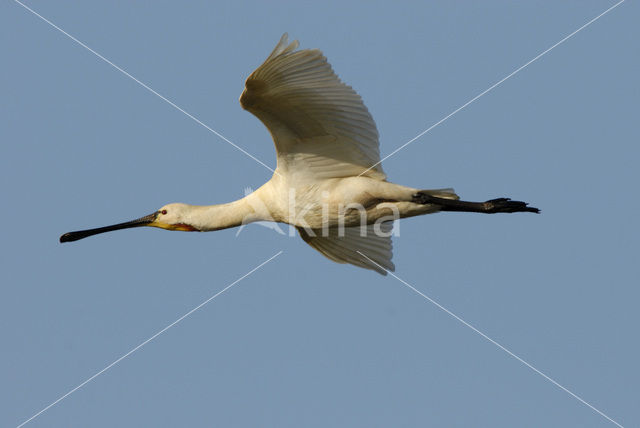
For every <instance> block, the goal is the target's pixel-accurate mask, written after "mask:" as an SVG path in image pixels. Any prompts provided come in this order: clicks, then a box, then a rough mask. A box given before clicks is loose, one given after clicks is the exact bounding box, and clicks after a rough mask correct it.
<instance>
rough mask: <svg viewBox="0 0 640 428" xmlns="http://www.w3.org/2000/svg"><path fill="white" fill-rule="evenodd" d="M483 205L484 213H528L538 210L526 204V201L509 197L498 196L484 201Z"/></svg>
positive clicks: (537, 211)
mask: <svg viewBox="0 0 640 428" xmlns="http://www.w3.org/2000/svg"><path fill="white" fill-rule="evenodd" d="M483 205H485V207H486V211H485V212H486V213H488V214H494V213H519V212H530V213H536V214H537V213H539V212H540V210H539V209H538V208H534V207H529V206H527V203H526V202H521V201H512V200H511V199H509V198H498V199H491V200H489V201H487V202H485V203H484V204H483Z"/></svg>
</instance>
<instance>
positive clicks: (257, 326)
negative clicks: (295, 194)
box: [0, 1, 640, 427]
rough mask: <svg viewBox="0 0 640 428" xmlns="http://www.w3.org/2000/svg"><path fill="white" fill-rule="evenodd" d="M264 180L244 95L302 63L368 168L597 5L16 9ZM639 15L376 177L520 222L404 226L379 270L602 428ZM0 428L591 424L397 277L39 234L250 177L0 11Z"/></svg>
mask: <svg viewBox="0 0 640 428" xmlns="http://www.w3.org/2000/svg"><path fill="white" fill-rule="evenodd" d="M25 4H27V5H28V6H29V7H32V8H33V9H34V10H35V11H37V12H38V13H40V14H42V16H44V17H46V18H47V19H49V20H51V21H52V22H53V23H55V24H56V25H58V26H59V27H61V28H62V29H64V30H65V31H67V32H69V33H70V34H71V35H73V36H75V37H77V38H78V39H79V40H80V41H82V42H84V43H86V44H87V45H88V46H90V47H91V48H93V49H94V50H96V51H97V52H99V53H100V54H102V55H104V56H105V57H106V58H108V59H110V60H111V61H113V62H114V63H115V64H117V65H118V66H120V67H122V68H123V69H124V70H126V71H127V72H128V73H130V74H131V75H133V76H135V77H136V78H138V79H140V80H141V81H142V82H144V83H146V84H147V85H149V86H150V87H151V88H153V89H154V90H156V91H158V92H159V93H161V94H162V95H163V96H165V97H167V98H168V99H170V100H172V101H173V102H174V103H176V104H177V105H178V106H180V107H181V108H183V109H184V110H186V111H187V112H189V113H190V114H192V115H193V116H195V117H197V118H198V119H199V120H201V121H202V122H204V123H205V124H207V125H208V126H210V127H211V128H213V129H215V130H216V131H218V132H220V133H221V134H223V135H224V136H226V137H227V138H229V139H230V140H232V141H233V142H234V143H236V144H238V145H239V146H241V147H243V148H244V149H245V150H247V151H248V152H250V153H251V154H253V155H254V156H255V157H257V158H259V159H261V160H262V161H264V162H265V163H267V164H268V165H271V166H275V154H274V150H273V146H272V143H271V141H270V137H269V134H268V132H267V131H266V130H265V129H264V127H263V126H262V124H261V123H260V122H259V121H258V120H257V119H256V118H254V117H253V116H252V115H251V114H249V113H248V112H245V111H243V110H242V109H241V107H240V106H239V104H238V102H237V99H238V96H239V95H240V93H241V91H242V88H243V83H244V79H245V78H246V77H247V76H248V74H249V73H250V72H251V71H252V70H253V69H254V68H255V67H257V66H258V65H259V64H260V63H261V62H262V61H263V59H264V58H265V57H266V56H267V55H268V53H269V52H270V51H271V49H272V48H273V46H274V45H275V44H276V42H277V41H278V39H279V37H280V36H281V34H282V33H283V32H285V31H287V32H289V34H290V37H292V38H297V39H298V40H300V44H301V47H303V48H308V47H317V48H320V49H322V50H323V52H324V53H325V55H326V56H327V57H328V58H329V61H330V62H331V63H332V65H333V67H334V69H335V70H336V72H337V73H338V74H339V75H340V76H341V78H342V79H343V80H344V81H346V82H347V83H348V84H350V85H351V86H353V87H354V88H355V89H356V90H357V91H358V92H359V93H360V94H361V95H362V97H363V99H364V101H365V103H366V105H367V106H368V108H369V110H370V111H371V113H372V115H373V117H374V118H375V120H376V123H377V125H378V129H379V131H380V135H381V141H380V143H381V152H382V154H383V155H386V154H388V153H391V152H392V151H393V150H395V149H396V148H397V147H399V146H400V145H402V144H403V143H405V142H406V141H408V140H410V139H411V138H413V137H414V136H416V135H417V134H419V133H420V132H421V131H423V130H425V129H426V128H428V127H429V126H431V125H433V124H434V123H436V122H437V121H439V120H440V119H442V118H443V117H445V116H446V115H447V114H449V113H451V112H452V111H453V110H455V109H456V108H458V107H459V106H461V105H463V104H464V103H466V102H467V101H469V100H470V99H471V98H473V97H474V96H476V95H478V94H479V93H481V92H482V91H484V90H485V89H487V88H488V87H490V86H491V85H492V84H494V83H495V82H497V81H499V80H500V79H502V78H503V77H505V76H507V75H508V74H509V73H511V72H512V71H514V70H515V69H517V68H518V67H520V66H521V65H523V64H525V63H526V62H527V61H529V60H531V59H532V58H534V57H535V56H536V55H538V54H539V53H540V52H542V51H544V50H545V49H547V48H549V47H550V46H552V45H553V44H555V43H556V42H558V41H560V40H561V39H562V38H563V37H565V36H566V35H568V34H570V33H571V32H573V31H574V30H576V29H577V28H579V27H580V26H582V25H583V24H585V23H586V22H588V21H589V20H591V19H592V18H594V17H595V16H597V15H599V14H600V13H602V12H603V11H604V10H606V9H607V8H609V7H610V6H612V5H613V4H615V2H605V1H587V2H585V1H570V2H527V3H525V2H489V3H482V4H480V3H476V2H433V3H428V4H427V3H425V2H415V3H403V4H392V3H388V2H295V3H284V2H256V1H246V2H228V3H224V4H223V3H215V4H214V3H213V2H190V3H188V4H183V3H175V2H135V3H131V2H108V3H98V2H68V1H60V2H44V1H29V2H27V3H25ZM639 12H640V8H639V6H638V4H637V3H634V2H630V1H627V2H625V3H623V4H621V5H620V6H619V7H617V8H616V9H614V10H612V11H611V12H610V13H609V14H607V15H605V16H604V17H602V18H601V19H600V20H598V21H597V22H595V23H594V24H592V25H591V26H589V27H587V28H586V29H584V30H583V31H581V32H579V33H578V34H576V35H575V36H574V37H572V38H571V39H569V40H567V41H566V42H565V43H563V44H562V45H560V46H558V47H557V48H555V49H553V50H552V51H550V52H549V53H548V54H546V55H545V56H543V57H542V58H540V59H539V60H538V61H536V62H534V63H533V64H531V65H529V66H528V67H526V68H525V69H523V70H522V71H521V72H519V73H518V74H516V75H515V76H513V77H512V78H510V79H508V80H507V81H505V82H504V83H502V84H501V85H500V86H498V87H496V88H495V89H493V90H492V91H490V92H489V93H487V94H486V95H484V96H483V97H481V98H480V99H478V100H477V101H475V102H474V103H472V104H471V105H469V106H468V107H466V108H465V109H463V110H462V111H460V112H459V113H457V114H455V115H454V116H452V117H451V118H449V119H448V120H447V121H445V122H443V123H442V124H441V125H439V126H437V127H435V128H434V129H433V130H431V131H430V132H429V133H427V134H426V135H424V136H422V137H421V138H420V139H418V140H416V141H415V142H414V143H412V144H411V145H409V146H408V147H407V148H405V149H404V150H402V151H400V152H399V153H397V154H396V155H394V156H393V157H391V158H390V159H388V160H387V161H385V163H384V167H385V171H386V172H387V174H388V176H389V179H390V180H391V181H394V182H397V183H401V184H405V185H409V186H413V187H421V188H437V187H449V186H451V187H454V188H455V189H456V191H457V192H458V193H459V194H460V195H461V196H462V197H463V198H465V199H469V200H485V199H489V198H494V197H501V196H509V197H512V198H514V199H521V200H526V201H528V202H531V203H532V204H533V205H535V206H537V207H539V208H541V209H542V214H541V215H528V214H515V215H495V216H485V215H474V214H458V213H444V214H436V215H430V216H425V217H420V218H413V219H408V220H405V221H402V222H401V224H400V226H399V227H400V232H399V233H400V236H399V237H397V238H395V239H394V253H395V255H394V262H395V264H396V267H397V270H396V274H397V275H398V277H400V278H402V279H403V280H404V281H406V282H407V283H409V284H411V285H412V286H414V287H415V288H416V289H418V290H420V291H421V292H422V293H424V294H425V295H427V296H429V297H430V298H432V299H435V300H436V301H437V302H439V303H440V304H442V305H443V306H444V307H446V308H448V309H449V310H450V311H452V312H453V313H455V314H457V315H458V316H459V317H461V318H463V319H464V320H466V321H467V322H468V323H470V324H472V325H473V326H475V327H476V328H477V329H479V330H480V331H482V332H484V333H485V334H486V335H488V336H489V337H491V338H492V339H494V340H495V341H497V342H499V343H500V344H502V345H503V346H505V347H506V348H508V349H509V350H510V351H512V352H513V353H515V354H517V355H519V356H520V357H521V358H523V359H524V360H526V361H527V362H529V363H530V364H532V365H533V366H535V367H536V368H537V369H539V370H541V371H542V372H544V373H546V374H547V375H548V376H550V377H551V378H553V379H555V380H556V381H557V382H559V383H560V384H562V385H563V386H564V387H566V388H568V389H569V390H571V391H572V392H573V393H575V394H577V395H578V396H580V397H582V398H583V399H584V400H586V401H587V402H589V403H590V404H591V405H593V406H594V407H596V408H597V409H599V410H600V411H602V412H603V413H605V414H606V415H608V416H609V417H611V418H612V419H614V420H616V421H617V422H618V423H620V424H622V425H625V426H634V425H637V424H638V421H640V407H639V406H638V396H639V390H638V385H640V369H639V368H638V365H637V361H639V360H640V346H639V345H638V332H637V326H638V325H640V312H638V310H637V302H638V300H639V299H640V291H639V290H638V277H639V275H640V272H639V267H638V266H639V264H638V242H639V238H640V229H639V228H638V226H637V213H638V212H639V210H640V203H639V202H638V201H639V200H638V198H637V197H636V194H637V183H638V179H639V178H640V177H639V175H640V174H639V173H638V168H637V164H638V162H639V160H640V159H639V158H640V149H639V148H638V137H639V134H640V132H639V131H638V126H637V116H638V105H637V102H638V101H637V100H638V96H639V95H640V86H639V84H638V79H637V76H638V75H640V58H639V57H638V55H637V40H638V39H639V37H640V29H639V28H638V25H637V22H638V18H640V13H639ZM0 33H1V34H2V37H0V46H1V49H2V52H3V59H4V60H3V66H2V68H1V71H0V73H1V74H0V93H1V94H2V102H1V103H0V109H1V111H0V114H1V117H2V127H1V128H0V132H1V139H2V142H3V143H2V145H1V146H0V147H1V148H0V150H1V152H0V178H1V180H0V187H1V189H2V196H3V204H2V207H3V208H2V209H1V210H0V224H2V225H3V239H2V245H1V246H0V260H1V262H0V263H2V269H1V270H0V272H1V273H0V275H1V278H2V284H3V285H2V287H1V288H0V293H1V294H0V325H1V326H2V327H1V328H0V340H1V343H2V347H1V351H0V425H2V426H17V425H18V424H20V423H22V422H24V421H25V420H26V419H28V418H29V417H30V416H32V415H33V414H35V413H36V412H38V411H39V410H41V409H43V408H44V407H45V406H47V405H48V404H50V403H51V402H53V401H54V400H56V399H57V398H59V397H60V396H62V395H63V394H65V393H66V392H68V391H69V390H71V389H73V388H74V387H76V386H77V385H79V384H81V383H82V382H83V381H84V380H86V379H87V378H89V377H91V376H92V375H94V374H95V373H97V372H98V371H100V370H101V369H103V368H104V367H106V366H107V365H109V364H110V363H111V362H113V361H114V360H116V359H118V358H119V357H120V356H122V355H123V354H126V353H127V352H128V351H130V350H131V349H133V348H134V347H136V346H137V345H138V344H140V343H141V342H143V341H145V340H146V339H147V338H149V337H151V336H153V335H154V334H155V333H156V332H158V331H159V330H161V329H162V328H164V327H165V326H167V325H169V324H171V323H172V322H174V321H175V320H176V319H178V318H179V317H180V316H182V315H183V314H185V313H186V312H188V311H190V310H191V309H193V308H194V307H196V306H197V305H199V304H200V303H202V302H203V301H205V300H206V299H208V298H209V297H211V296H213V295H214V294H216V293H217V292H219V291H220V290H222V289H224V288H225V287H226V286H227V285H229V284H231V283H232V282H234V281H235V280H237V279H238V278H240V277H242V276H243V275H245V274H246V273H247V272H249V271H250V270H252V269H253V268H254V267H255V266H257V265H259V264H260V263H262V262H264V261H265V260H267V259H269V258H270V257H272V256H273V255H274V254H276V253H278V252H279V251H282V254H281V255H280V256H278V257H277V258H275V259H274V260H273V261H271V262H269V263H268V264H266V265H265V266H264V267H262V268H260V269H259V270H258V271H256V272H255V273H253V274H252V275H250V276H248V277H247V278H245V279H244V280H242V281H241V282H239V283H237V284H236V285H234V286H233V287H231V288H230V289H229V290H227V291H226V292H225V293H223V294H221V295H220V296H219V297H217V298H216V299H214V300H213V301H211V302H210V303H209V304H207V305H205V306H204V307H202V308H201V309H200V310H198V311H196V312H195V313H193V314H192V315H191V316H189V317H187V318H186V319H184V320H183V321H181V322H180V323H179V324H177V325H175V326H174V327H173V328H171V329H170V330H168V331H167V332H165V333H164V334H162V335H160V336H158V337H157V338H156V339H154V340H153V341H151V342H149V343H148V344H147V345H145V346H144V347H142V348H140V349H139V350H138V351H137V352H135V353H133V354H132V355H130V356H129V357H127V358H126V359H124V360H122V361H121V362H119V363H118V364H117V365H115V366H113V367H112V368H111V369H110V370H108V371H106V372H105V373H104V374H102V375H100V376H99V377H97V378H95V379H94V380H93V381H91V382H89V383H87V384H86V385H85V386H83V387H82V388H80V389H78V390H77V391H76V392H74V393H73V394H71V395H69V396H68V397H67V398H65V399H64V400H62V401H61V402H59V403H58V404H56V405H55V406H53V407H51V408H50V409H49V410H47V411H46V412H44V413H42V414H41V415H40V416H38V417H37V418H36V419H34V420H32V421H31V422H30V423H29V424H28V425H26V426H32V427H39V426H40V427H62V426H64V427H69V426H78V427H80V426H92V427H111V426H124V427H128V426H131V427H134V426H193V425H195V426H225V427H243V426H279V427H299V426H306V427H326V426H344V427H375V426H379V427H388V426H397V427H414V426H487V427H489V426H491V427H503V426H504V427H511V426H524V427H526V426H531V427H536V426H580V427H599V426H615V425H614V424H613V423H611V422H609V421H608V420H607V419H605V418H604V417H603V416H601V415H599V414H598V413H596V412H595V411H594V410H592V409H590V408H589V407H587V406H586V405H584V404H583V403H581V402H579V401H578V400H576V399H575V398H573V397H572V396H570V395H569V394H568V393H566V392H565V391H563V390H561V389H559V388H558V387H557V386H555V385H553V384H552V383H550V382H549V381H548V380H546V379H544V378H543V377H541V376H540V375H539V374H536V373H535V372H533V371H532V370H531V369H529V368H527V367H526V366H525V365H523V364H522V363H521V362H519V361H517V360H516V359H514V358H513V357H511V356H509V355H508V354H507V353H505V352H504V351H503V350H501V349H499V348H498V347H496V346H495V345H494V344H492V343H490V342H489V341H487V340H486V339H484V338H483V337H481V336H480V335H478V334H477V333H476V332H474V331H472V330H471V329H469V328H468V327H466V326H465V325H463V324H462V323H460V322H459V321H457V320H456V319H454V318H453V317H451V316H450V315H448V314H446V313H445V312H443V311H442V310H440V309H439V308H437V307H436V306H435V305H433V304H432V303H430V302H428V301H427V300H425V299H424V298H422V297H420V296H419V295H417V294H416V293H414V292H413V291H411V290H410V289H408V288H407V287H406V286H404V285H403V284H402V283H401V282H400V281H398V280H396V279H394V278H392V277H382V276H380V275H378V274H376V273H373V272H369V271H365V270H361V269H358V268H355V267H351V266H345V265H338V264H334V263H331V262H330V261H328V260H327V259H325V258H324V257H322V256H321V255H320V254H318V253H316V252H315V251H314V250H313V249H311V248H310V247H308V246H307V245H306V244H305V243H304V242H302V240H301V239H299V238H298V237H296V238H291V237H288V236H283V235H279V234H277V233H275V232H274V231H273V230H270V229H267V228H264V227H260V226H258V225H252V226H248V227H247V228H245V230H244V231H243V232H242V233H241V234H239V235H238V236H236V232H237V231H236V230H226V231H220V232H216V233H208V234H198V233H190V234H189V233H177V232H165V231H160V230H155V229H153V230H152V229H146V228H145V229H141V230H130V231H125V232H114V233H111V234H106V235H101V236H98V237H94V238H90V239H87V240H84V241H80V242H76V243H71V244H65V245H61V244H59V243H58V237H59V235H60V234H62V233H64V232H67V231H69V230H76V229H80V228H87V227H96V226H102V225H106V224H112V223H115V222H119V221H124V220H128V219H131V218H135V217H139V216H142V215H145V214H148V213H150V212H152V211H153V210H155V209H157V208H159V207H160V206H162V205H164V204H165V203H168V202H187V203H194V204H212V203H221V202H226V201H230V200H233V199H237V198H240V197H242V196H243V195H244V188H245V187H252V188H257V187H258V186H260V185H261V184H262V183H263V182H265V181H266V180H267V179H268V178H269V177H270V175H271V173H270V172H269V171H268V170H267V169H266V168H264V167H263V166H261V165H259V164H258V163H256V162H255V161H254V160H252V159H250V158H249V157H247V156H245V155H244V154H242V153H241V152H239V151H238V150H236V149H235V148H233V147H231V146H230V145H229V144H227V143H226V142H224V141H223V140H222V139H220V138H219V137H217V136H215V135H214V134H212V133H211V132H210V131H208V130H207V129H205V128H204V127H202V126H200V125H199V124H197V123H196V122H194V121H193V120H192V119H190V118H189V117H187V116H185V115H184V114H183V113H181V112H179V111H177V110H176V109H175V108H173V107H172V106H170V105H169V104H167V103H166V102H164V101H163V100H161V99H160V98H158V97H157V96H155V95H153V94H152V93H150V92H149V91H147V90H146V89H144V88H143V87H141V86H140V85H139V84H138V83H136V82H134V81H133V80H131V79H129V78H128V77H126V76H125V75H124V74H122V73H121V72H119V71H117V70H116V69H114V68H113V67H111V66H110V65H108V64H107V63H105V62H104V61H102V60H100V59H99V58H98V57H96V56H95V55H93V54H92V53H90V52H88V51H87V50H86V49H84V48H82V47H81V46H79V45H77V44H76V43H74V42H73V41H72V40H70V39H69V38H67V37H66V36H64V35H63V34H61V33H60V32H58V31H56V30H55V29H54V28H52V27H51V26H49V25H48V24H46V23H45V22H43V21H42V20H40V19H39V18H37V17H36V16H34V15H33V14H31V13H30V12H29V11H27V10H26V9H24V8H23V7H21V6H20V5H19V4H17V3H15V2H12V1H7V2H2V3H1V4H0Z"/></svg>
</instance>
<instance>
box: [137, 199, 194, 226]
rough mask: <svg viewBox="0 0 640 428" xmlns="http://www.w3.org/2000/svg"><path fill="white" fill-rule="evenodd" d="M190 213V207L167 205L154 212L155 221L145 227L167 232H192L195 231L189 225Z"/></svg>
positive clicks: (176, 204) (175, 204)
mask: <svg viewBox="0 0 640 428" xmlns="http://www.w3.org/2000/svg"><path fill="white" fill-rule="evenodd" d="M191 212H192V208H191V206H190V205H187V204H181V203H174V204H168V205H165V206H164V207H162V208H160V209H159V210H158V211H156V213H155V214H156V217H155V219H154V220H153V221H152V222H151V223H149V224H148V225H147V226H151V227H159V228H161V229H167V230H181V231H183V232H194V231H196V230H197V229H196V228H195V227H194V226H192V225H191V221H190V217H191V216H190V214H191Z"/></svg>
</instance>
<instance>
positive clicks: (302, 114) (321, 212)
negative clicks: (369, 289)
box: [60, 34, 538, 275]
mask: <svg viewBox="0 0 640 428" xmlns="http://www.w3.org/2000/svg"><path fill="white" fill-rule="evenodd" d="M297 47H298V42H297V41H294V42H291V43H289V41H288V38H287V34H284V35H283V36H282V38H281V39H280V41H279V42H278V44H277V45H276V47H275V49H274V50H273V52H271V54H270V55H269V56H268V57H267V59H266V60H265V62H264V63H263V64H262V65H261V66H260V67H258V68H257V69H256V70H255V71H254V72H253V73H251V75H250V76H249V77H248V78H247V81H246V85H245V89H244V91H243V92H242V95H241V96H240V104H241V105H242V107H243V108H244V109H246V110H248V111H250V112H251V113H253V114H254V115H255V116H256V117H258V118H259V119H260V120H261V121H262V123H264V125H265V126H266V127H267V129H268V130H269V132H270V133H271V136H272V138H273V141H274V143H275V147H276V154H277V163H278V164H277V167H276V169H275V173H274V175H273V177H272V178H271V179H270V180H269V181H268V182H267V183H265V184H264V185H263V186H262V187H260V188H259V189H257V190H256V191H255V192H252V193H249V194H247V195H246V196H245V197H244V198H242V199H239V200H237V201H234V202H230V203H227V204H222V205H210V206H194V205H187V204H181V203H174V204H169V205H165V206H164V207H162V208H160V209H159V210H158V211H156V212H154V213H152V214H150V215H148V216H145V217H142V218H140V219H137V220H133V221H131V222H127V223H121V224H117V225H114V226H107V227H102V228H97V229H89V230H83V231H78V232H69V233H66V234H64V235H63V236H62V237H61V238H60V241H61V242H68V241H75V240H78V239H82V238H85V237H87V236H91V235H95V234H98V233H102V232H108V231H111V230H117V229H125V228H130V227H137V226H153V227H159V228H163V229H169V230H181V231H213V230H220V229H225V228H228V227H234V226H239V225H241V224H246V223H251V222H255V221H275V222H281V223H287V224H290V225H294V226H296V228H297V229H298V231H299V232H300V235H301V237H302V238H303V240H304V241H305V242H307V243H308V244H309V245H310V246H311V247H313V248H314V249H316V250H318V251H319V252H320V253H322V254H323V255H325V256H326V257H327V258H329V259H330V260H333V261H334V262H338V263H349V264H352V265H355V266H359V267H362V268H365V269H371V270H375V271H377V272H379V273H381V274H383V275H386V273H387V270H389V271H393V270H394V264H393V263H392V262H391V258H392V244H391V231H392V228H393V220H397V219H399V218H404V217H411V216H416V215H421V214H429V213H433V212H437V211H441V210H443V211H444V210H447V211H471V212H484V213H496V212H518V211H530V212H538V210H537V209H536V208H532V207H527V204H526V203H524V202H518V201H511V200H509V199H506V198H501V199H494V200H490V201H487V202H484V203H480V202H466V201H459V200H458V199H459V198H458V196H457V195H456V194H455V192H454V191H453V189H436V190H419V189H416V188H411V187H405V186H401V185H398V184H393V183H390V182H388V181H386V175H385V173H384V171H383V170H382V166H381V165H380V149H379V144H378V130H377V129H376V125H375V122H374V121H373V118H372V117H371V114H369V111H368V110H367V108H366V107H365V105H364V103H363V102H362V99H361V98H360V96H359V95H358V94H357V93H356V92H355V91H354V90H353V89H352V88H351V87H350V86H347V85H345V84H344V83H343V82H342V81H341V80H340V79H339V78H338V76H336V74H335V73H334V72H333V70H332V68H331V66H330V65H329V63H328V62H327V59H326V58H325V57H324V56H323V55H322V52H320V51H319V50H317V49H306V50H301V51H296V49H297Z"/></svg>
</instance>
